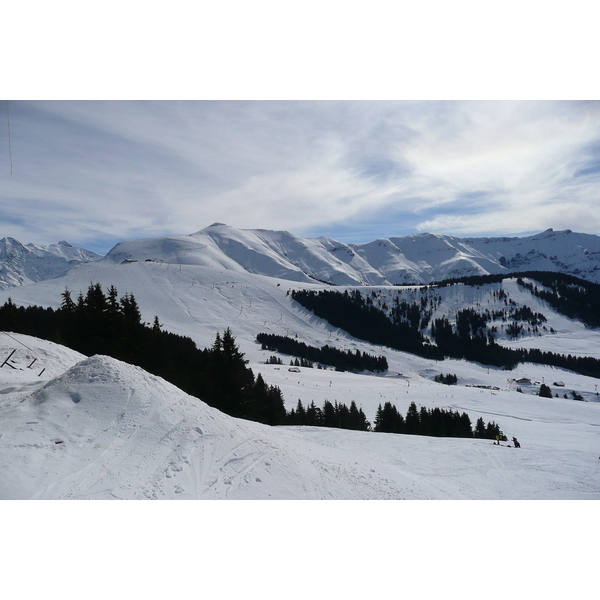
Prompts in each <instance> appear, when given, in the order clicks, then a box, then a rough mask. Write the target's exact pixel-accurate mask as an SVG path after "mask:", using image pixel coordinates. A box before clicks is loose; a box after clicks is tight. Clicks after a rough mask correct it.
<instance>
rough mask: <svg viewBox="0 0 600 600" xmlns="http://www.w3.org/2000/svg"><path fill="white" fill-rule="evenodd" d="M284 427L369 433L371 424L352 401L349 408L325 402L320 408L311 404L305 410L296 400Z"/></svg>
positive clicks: (340, 404) (336, 403)
mask: <svg viewBox="0 0 600 600" xmlns="http://www.w3.org/2000/svg"><path fill="white" fill-rule="evenodd" d="M285 422H286V425H311V426H313V427H335V428H337V429H353V430H355V431H371V423H370V422H369V421H368V420H367V417H366V416H365V413H364V412H363V410H362V408H358V407H357V406H356V402H354V400H352V402H351V403H350V407H349V408H348V406H346V405H345V404H342V403H338V402H337V401H335V402H334V403H333V404H332V403H331V402H329V400H325V402H324V403H323V406H322V408H319V407H318V406H316V405H315V403H314V401H313V402H311V403H310V404H309V405H308V406H307V407H306V408H305V407H304V405H303V404H302V400H300V399H299V400H298V403H297V405H296V408H295V409H294V408H292V409H291V410H290V411H289V412H288V413H287V415H286V420H285Z"/></svg>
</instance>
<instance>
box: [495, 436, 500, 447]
mask: <svg viewBox="0 0 600 600" xmlns="http://www.w3.org/2000/svg"><path fill="white" fill-rule="evenodd" d="M496 444H497V445H498V446H499V445H500V436H499V435H497V436H496Z"/></svg>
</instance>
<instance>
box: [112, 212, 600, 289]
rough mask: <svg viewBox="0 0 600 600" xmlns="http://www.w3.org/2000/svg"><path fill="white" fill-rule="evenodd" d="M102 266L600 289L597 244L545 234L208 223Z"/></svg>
mask: <svg viewBox="0 0 600 600" xmlns="http://www.w3.org/2000/svg"><path fill="white" fill-rule="evenodd" d="M107 259H108V260H112V261H114V262H121V261H123V260H126V259H127V260H138V261H143V260H158V261H164V262H169V263H175V264H184V265H191V264H195V265H204V266H212V267H219V268H225V269H230V270H233V271H240V270H245V271H247V272H249V273H255V274H260V275H267V276H269V277H277V278H280V279H288V280H290V281H298V282H324V283H329V284H333V285H395V284H402V283H430V282H432V281H440V280H442V279H448V278H456V277H463V276H467V275H484V274H496V273H507V272H518V271H529V270H537V271H540V270H543V271H556V272H560V273H568V274H571V275H576V276H578V277H581V278H583V279H588V280H590V281H595V282H600V237H598V236H595V235H588V234H581V233H573V232H571V231H568V230H567V231H558V232H555V231H553V230H551V229H549V230H548V231H545V232H543V233H541V234H538V235H534V236H530V237H524V238H468V239H461V238H456V237H453V236H448V235H439V234H431V233H423V234H417V235H409V236H405V237H392V238H389V239H379V240H374V241H372V242H369V243H366V244H343V243H340V242H336V241H335V240H333V239H330V238H326V237H321V238H318V239H303V238H300V237H297V236H295V235H293V234H291V233H288V232H286V231H268V230H262V229H256V230H250V229H235V228H233V227H229V226H227V225H223V224H221V223H215V224H213V225H211V226H210V227H207V228H205V229H203V230H201V231H198V232H196V233H194V234H191V235H189V236H172V237H164V238H152V239H146V240H135V241H128V242H121V243H119V244H117V245H116V246H115V247H114V248H113V249H112V250H111V251H110V252H109V253H108V255H107Z"/></svg>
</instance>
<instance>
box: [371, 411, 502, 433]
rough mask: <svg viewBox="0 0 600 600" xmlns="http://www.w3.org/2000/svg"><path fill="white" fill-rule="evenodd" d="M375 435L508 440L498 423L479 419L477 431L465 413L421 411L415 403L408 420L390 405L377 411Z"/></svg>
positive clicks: (408, 412)
mask: <svg viewBox="0 0 600 600" xmlns="http://www.w3.org/2000/svg"><path fill="white" fill-rule="evenodd" d="M374 431H378V432H382V433H405V434H412V435H430V436H435V437H463V438H465V437H466V438H471V437H475V438H483V439H490V440H495V439H496V436H497V435H498V436H500V439H501V440H506V436H505V435H504V433H503V432H502V431H501V429H500V427H499V426H498V425H497V424H496V423H495V422H494V421H491V422H489V423H487V424H486V423H485V422H484V420H483V418H482V417H479V419H477V422H476V424H475V429H473V428H472V426H471V418H470V417H469V415H468V414H467V413H465V412H463V413H462V414H460V413H459V412H458V411H454V410H447V409H445V408H437V407H436V408H434V409H428V408H426V407H424V406H422V407H421V408H420V409H418V408H417V405H416V404H415V403H414V402H411V403H410V406H409V407H408V410H407V411H406V416H405V417H403V416H402V415H401V414H400V412H399V411H398V409H397V408H396V407H395V406H394V405H393V404H392V403H391V402H386V403H385V404H384V405H383V407H382V406H381V404H380V405H379V407H378V408H377V413H376V415H375V427H374Z"/></svg>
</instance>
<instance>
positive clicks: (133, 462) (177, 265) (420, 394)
mask: <svg viewBox="0 0 600 600" xmlns="http://www.w3.org/2000/svg"><path fill="white" fill-rule="evenodd" d="M412 238H413V239H412V241H411V238H410V237H409V238H396V239H393V240H381V241H380V242H381V243H379V242H372V243H371V244H365V245H362V246H358V245H355V246H352V247H351V246H348V245H342V244H338V243H337V242H333V240H324V239H323V238H321V239H320V240H302V239H301V238H297V237H295V236H293V235H291V234H288V233H282V232H267V231H261V230H256V231H249V230H235V229H233V228H229V227H226V226H223V225H217V224H216V225H214V226H211V227H209V228H207V229H205V230H203V231H201V232H198V233H196V234H193V235H191V236H179V237H178V236H173V237H166V238H153V239H148V240H137V241H131V242H122V243H120V244H117V246H115V247H114V248H113V249H112V250H111V252H110V253H109V254H108V255H107V257H106V258H104V259H102V260H90V261H87V262H86V261H82V262H78V263H77V264H75V265H74V266H72V267H71V268H68V270H63V272H61V273H59V274H55V275H54V276H52V278H49V279H45V280H40V281H37V282H35V283H25V284H24V285H19V286H18V287H12V288H10V289H4V290H0V305H2V304H4V302H5V301H6V300H7V299H8V298H9V297H10V298H12V301H13V302H14V303H15V304H16V305H21V306H29V305H39V306H49V307H54V308H56V307H58V306H59V305H60V303H61V293H62V292H63V291H64V290H65V288H68V289H69V290H71V292H72V293H73V297H76V296H77V294H78V293H79V292H80V291H82V292H84V293H85V291H86V290H87V288H88V286H89V284H90V282H99V283H100V284H101V285H102V287H103V288H104V289H105V290H107V289H108V288H109V287H110V286H111V285H114V286H116V287H117V288H118V290H119V292H120V294H125V293H132V294H134V295H135V298H136V299H137V301H138V304H139V307H140V310H141V313H142V318H143V320H144V321H145V322H147V323H151V322H152V320H153V317H154V316H155V315H157V316H158V317H159V319H160V322H161V324H162V326H163V328H164V329H165V330H168V331H171V332H174V333H177V334H180V335H182V336H187V337H190V338H192V340H193V341H194V342H195V343H196V344H197V346H198V347H200V348H205V347H209V346H211V345H212V343H213V341H214V339H215V334H216V333H217V332H223V331H224V330H225V328H227V327H230V328H231V329H232V331H233V333H234V335H235V336H236V340H237V342H238V344H239V347H240V350H241V351H242V352H243V353H244V355H245V357H246V358H247V359H248V360H249V366H250V367H251V368H252V370H253V372H254V373H255V374H258V373H260V374H261V375H262V376H263V378H264V380H265V381H266V382H267V383H268V384H270V385H276V386H278V387H279V388H280V389H281V391H282V392H283V396H284V399H285V403H286V408H287V409H288V410H289V409H291V408H293V407H294V406H295V405H296V402H297V401H298V399H301V400H302V402H303V403H304V405H306V406H307V405H308V404H309V403H310V402H312V401H314V402H315V403H316V404H317V405H318V406H321V405H322V404H323V402H324V401H325V400H329V401H330V402H334V401H337V402H344V403H346V404H349V403H350V402H351V401H355V402H356V404H357V405H358V406H360V407H361V408H362V409H363V410H364V412H365V414H366V416H367V418H368V419H369V420H370V421H371V422H373V420H374V417H375V414H376V411H377V409H378V405H379V404H382V403H384V402H386V401H389V402H392V403H393V404H394V405H395V406H397V408H398V409H399V411H400V412H402V413H404V412H406V410H407V409H408V407H409V404H410V403H411V402H415V403H416V404H417V405H418V406H421V407H423V406H424V407H428V408H434V407H440V408H449V409H452V410H457V411H461V412H462V411H466V412H467V413H468V414H469V416H470V418H471V421H472V422H473V423H474V422H475V420H476V419H478V418H479V417H482V418H484V419H485V420H486V421H489V420H492V419H493V420H494V421H496V422H497V423H498V424H499V425H500V427H501V428H502V430H503V431H504V432H505V433H506V434H507V436H508V437H509V439H510V438H511V437H512V436H516V437H517V438H518V439H519V440H520V442H521V449H519V450H517V449H515V448H509V447H507V446H506V445H505V446H495V445H492V444H491V442H490V441H489V440H481V439H460V438H431V437H426V436H413V435H396V434H384V433H373V432H360V431H347V430H338V429H329V428H317V427H290V426H286V427H269V426H266V425H261V424H258V423H252V422H248V421H242V420H239V419H234V418H232V417H230V416H228V415H225V414H223V413H221V412H219V411H217V410H216V409H214V408H211V407H209V406H207V405H206V404H204V403H203V402H202V401H200V400H199V399H197V398H193V397H191V396H188V395H187V394H185V393H184V392H183V391H181V390H179V389H178V388H175V387H174V386H173V385H171V384H169V383H167V382H166V381H164V380H162V379H161V378H159V377H156V376H154V375H151V374H149V373H147V372H145V371H143V370H142V369H140V368H139V367H134V366H132V365H128V364H125V363H122V362H119V361H117V360H115V359H112V358H109V357H105V356H93V357H84V356H83V355H81V354H79V353H77V352H74V351H72V350H69V349H68V348H65V347H63V346H59V345H57V344H52V343H51V342H48V341H43V340H40V339H37V338H34V337H28V336H25V335H21V334H15V333H14V332H11V331H8V332H0V362H3V361H5V360H6V359H8V360H7V362H6V364H5V365H3V367H2V368H0V419H1V422H2V428H1V430H0V456H1V457H2V459H1V460H0V498H34V497H35V498H56V499H58V498H98V499H104V498H106V499H108V498H172V499H179V498H223V499H224V498H239V499H251V498H253V499H259V498H260V499H267V498H288V499H300V498H315V499H317V498H337V499H348V498H355V499H361V498H379V499H389V498H396V499H400V498H407V499H408V498H422V499H425V498H437V499H463V498H472V499H483V498H498V499H507V498H540V499H541V498H552V499H573V498H582V499H583V498H594V499H600V485H599V484H598V477H597V460H598V454H599V453H600V437H599V434H598V431H599V429H598V428H599V425H600V402H598V395H597V392H598V379H595V378H593V377H590V376H586V375H581V374H579V373H576V372H574V371H569V370H566V369H564V368H558V367H552V366H547V365H542V364H532V363H520V364H518V365H517V367H516V368H515V369H514V370H512V371H505V370H503V369H502V368H499V367H492V366H487V365H484V364H479V363H477V362H469V361H467V360H464V359H446V360H443V361H442V360H432V359H428V358H424V357H422V356H417V355H415V354H409V353H407V352H403V351H400V350H394V349H392V348H390V347H387V346H378V345H375V344H373V343H369V342H367V341H364V340H363V339H358V338H357V337H354V336H352V335H350V334H348V333H347V332H346V331H344V330H342V329H340V328H338V327H335V326H332V325H331V324H330V323H329V322H327V321H325V320H324V319H321V318H318V317H317V316H315V314H314V313H313V312H311V311H309V310H307V309H305V308H303V307H302V306H301V305H300V304H299V303H298V302H296V301H294V300H293V298H292V297H291V293H290V292H291V291H293V290H307V289H308V290H315V291H321V290H329V291H331V290H335V291H340V292H344V291H345V290H348V291H349V292H358V293H360V294H362V295H363V296H365V297H366V296H368V297H369V298H371V300H370V302H371V303H372V304H373V306H377V307H380V308H382V309H383V308H384V307H385V306H387V307H388V308H389V309H391V308H392V307H393V306H395V305H396V304H397V303H402V302H407V303H416V304H417V305H418V306H419V307H421V310H422V313H423V315H425V313H427V314H428V318H429V321H428V323H427V324H424V325H423V326H424V330H423V331H424V333H425V335H427V336H429V337H430V338H432V339H433V336H432V329H431V325H432V324H433V322H434V321H435V320H436V319H438V320H441V319H446V320H447V321H448V323H449V324H450V325H451V326H452V327H455V326H456V324H457V319H458V314H459V312H460V311H462V310H466V309H472V310H473V311H476V312H478V314H483V313H484V312H487V313H489V314H490V320H489V321H488V322H487V327H488V328H489V329H490V330H491V328H492V327H494V328H496V330H497V331H496V333H495V336H496V341H497V343H498V344H501V345H502V346H505V347H507V348H517V347H519V348H521V347H522V348H539V349H541V350H544V351H551V352H560V353H564V354H571V355H573V356H592V357H596V358H600V332H599V331H598V330H597V329H594V328H592V327H589V326H586V325H584V324H583V323H582V322H580V321H579V320H578V319H576V318H571V317H568V316H565V315H564V314H561V313H559V312H558V311H557V310H556V309H554V308H553V307H552V306H551V305H550V304H549V303H548V302H547V301H545V300H543V299H542V298H540V297H538V296H535V295H534V294H533V293H532V291H531V289H529V288H528V287H526V286H523V285H520V284H519V283H518V281H517V280H516V278H507V279H504V280H503V281H501V282H496V283H490V284H485V285H478V286H472V285H468V284H464V283H461V284H456V285H452V286H447V287H443V288H434V289H431V290H427V289H425V288H420V287H419V286H414V287H412V288H410V287H408V288H399V287H394V286H391V285H385V284H384V283H382V282H385V281H387V279H386V277H387V275H389V276H390V277H391V275H390V273H392V272H395V273H397V274H401V273H406V272H408V271H403V270H402V269H404V268H408V266H410V265H409V262H410V263H411V264H412V265H414V268H415V269H416V270H415V271H414V273H417V272H419V273H422V274H423V273H430V276H433V275H432V274H433V273H434V272H436V273H441V272H442V270H443V269H446V271H445V273H450V272H452V268H454V267H456V266H457V265H459V266H460V261H464V262H463V263H462V265H463V266H462V267H461V269H462V271H464V272H468V273H469V274H471V272H472V271H469V269H470V268H471V267H473V269H475V271H476V272H477V273H479V272H480V271H479V268H480V267H481V268H483V267H482V265H484V266H485V269H486V270H487V271H491V270H492V269H493V268H494V267H493V265H494V264H496V265H498V269H499V270H500V271H502V270H503V269H504V272H506V270H505V267H503V266H502V265H501V264H500V262H501V257H504V261H503V262H506V264H507V265H508V264H509V263H510V262H511V261H514V260H516V259H517V258H518V257H517V255H519V256H520V257H521V258H523V257H525V258H526V260H528V261H529V262H528V263H525V262H523V263H521V267H520V270H524V269H525V268H527V269H533V268H535V267H536V266H537V265H541V264H548V263H543V261H544V260H546V259H545V258H543V257H542V258H540V255H541V254H547V256H548V258H547V260H549V261H552V260H554V258H553V257H554V256H557V257H558V256H560V257H561V258H560V260H561V261H564V264H565V265H567V264H571V265H576V264H578V265H579V267H578V268H582V265H583V264H584V262H583V261H584V259H583V258H582V257H584V256H588V257H592V258H593V253H594V252H596V251H595V250H594V248H595V246H594V245H593V244H594V243H595V240H596V239H597V238H596V236H583V234H573V233H567V232H556V233H554V232H545V233H544V234H540V235H539V236H533V237H532V238H523V239H509V240H487V241H482V240H459V239H458V238H448V237H447V236H433V235H429V234H424V235H422V236H412ZM534 238H537V239H534ZM588 238H589V239H588ZM17 244H18V243H17ZM402 244H404V246H403V250H402V253H401V254H402V257H401V258H400V254H399V249H400V247H401V245H402ZM411 244H412V247H413V248H414V249H415V250H414V252H411V250H410V248H411ZM59 246H60V245H59ZM11 247H17V246H16V245H14V246H11ZM534 247H535V248H537V250H536V251H535V252H537V253H538V254H535V255H534V254H532V253H531V252H530V249H532V248H534ZM577 247H580V248H582V249H583V250H587V254H586V253H585V252H584V251H583V250H582V251H581V252H579V251H578V250H577ZM394 248H395V249H396V250H394ZM550 248H555V251H554V252H552V253H551V251H550ZM509 249H510V252H509V251H508V250H509ZM30 251H32V250H31V248H30ZM58 251H63V252H67V253H68V252H71V251H70V250H68V247H67V246H65V247H64V249H63V248H58ZM75 251H76V249H73V252H75ZM459 253H462V255H461V256H462V258H457V256H458V254H459ZM569 253H571V254H569ZM336 256H337V257H340V258H337V259H335V257H336ZM465 256H466V257H468V259H467V258H465ZM527 256H529V258H527ZM569 256H570V257H571V258H569ZM332 257H333V258H332ZM46 258H47V257H46ZM92 258H94V257H92ZM342 258H343V260H342ZM592 258H589V261H590V263H589V265H592V264H593V262H592ZM65 259H70V258H69V256H68V255H67V256H65ZM334 259H335V260H334ZM519 260H521V259H519ZM336 261H337V262H336ZM486 261H487V262H486ZM494 261H495V262H494ZM535 261H538V262H535ZM569 261H571V262H570V263H569ZM444 265H445V266H444ZM469 265H470V266H469ZM525 265H526V266H525ZM538 268H539V267H538ZM394 269H395V271H394ZM427 269H430V270H429V271H427ZM436 269H437V271H436ZM462 271H461V272H462ZM383 272H385V273H386V277H384V275H382V273H383ZM457 272H458V271H457ZM589 274H590V275H593V274H594V271H593V267H591V266H590V269H589ZM399 276H400V275H399ZM328 278H329V279H328ZM368 278H371V281H373V282H375V281H379V282H380V283H379V284H378V285H375V284H373V285H371V286H370V287H360V286H356V285H355V284H356V281H357V279H359V280H361V281H362V280H366V279H368ZM317 279H322V280H323V281H331V280H333V279H336V280H337V281H340V282H341V281H346V282H348V284H347V287H345V286H341V285H340V287H336V288H332V287H331V285H328V284H325V283H322V282H319V281H317ZM425 296H427V299H426V301H425V300H424V298H425ZM396 300H397V301H398V302H396ZM525 306H527V307H529V308H530V309H531V310H532V311H533V313H538V312H539V313H540V314H543V315H544V319H545V320H543V321H542V320H539V319H538V320H539V324H537V325H534V324H533V321H532V322H530V323H527V322H526V321H525V320H523V318H522V317H519V318H520V319H521V320H518V319H517V316H516V315H519V314H521V313H523V314H524V307H525ZM534 316H535V315H534ZM513 321H515V322H516V323H517V324H520V325H524V327H523V328H521V329H520V330H518V331H516V330H515V329H514V328H512V329H511V328H509V325H511V324H512V323H513ZM515 331H516V333H515ZM259 332H265V333H271V334H277V335H281V336H289V337H290V338H293V339H294V340H298V341H301V342H304V343H306V344H309V345H311V346H315V347H322V346H324V345H326V344H329V345H332V346H334V347H336V348H338V349H340V350H344V351H351V352H353V353H354V352H356V351H359V352H366V353H369V354H371V355H383V356H384V357H385V358H386V360H387V362H388V365H389V369H388V371H387V372H384V373H379V374H369V373H361V374H357V373H350V372H336V371H333V370H331V369H316V368H314V369H311V368H304V367H301V368H299V369H298V371H294V372H292V371H289V370H288V367H287V365H288V363H289V361H290V358H291V357H290V356H287V355H281V354H280V355H279V357H280V358H281V359H282V360H283V365H282V366H277V365H274V364H266V361H267V359H268V358H269V356H270V355H271V354H273V353H272V352H270V351H266V350H263V349H262V348H261V345H260V344H258V343H257V341H256V335H257V334H258V333H259ZM13 351H14V353H13V354H12V356H11V353H12V352H13ZM446 373H452V374H456V376H457V378H458V383H457V385H455V386H447V385H443V384H441V383H437V382H436V381H435V377H436V376H437V375H439V374H446ZM544 382H545V383H547V384H549V385H550V387H551V388H552V392H553V396H554V397H553V398H541V397H540V396H538V395H537V393H538V390H539V388H540V385H541V383H544ZM558 384H560V385H558ZM575 397H581V398H582V399H583V400H584V401H576V400H575Z"/></svg>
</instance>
